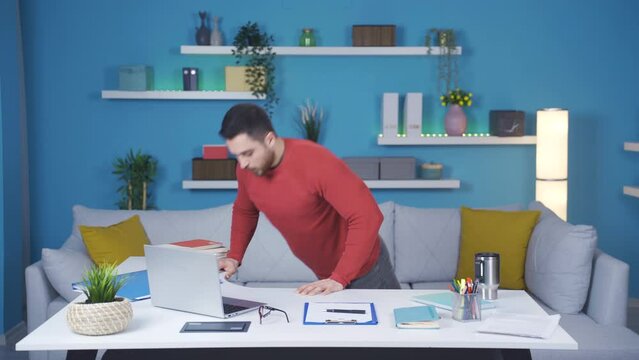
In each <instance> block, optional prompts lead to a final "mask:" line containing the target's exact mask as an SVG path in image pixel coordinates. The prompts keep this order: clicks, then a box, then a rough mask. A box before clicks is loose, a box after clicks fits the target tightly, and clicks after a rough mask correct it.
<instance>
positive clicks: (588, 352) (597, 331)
mask: <svg viewBox="0 0 639 360" xmlns="http://www.w3.org/2000/svg"><path fill="white" fill-rule="evenodd" d="M559 325H560V326H561V327H562V328H563V329H564V330H566V332H567V333H568V334H569V335H570V336H572V338H573V339H575V341H576V342H577V344H578V346H579V350H578V351H574V350H531V355H532V358H533V359H544V360H547V359H557V360H565V359H575V360H576V359H580V360H582V359H593V360H594V359H615V360H617V359H628V360H630V359H639V346H638V345H637V344H639V335H637V334H636V333H635V332H633V331H632V330H630V329H628V328H627V327H624V326H614V325H600V324H597V323H596V322H594V321H593V320H592V319H591V318H590V317H588V316H587V315H585V314H583V313H579V314H575V315H568V314H562V315H561V320H560V322H559Z"/></svg>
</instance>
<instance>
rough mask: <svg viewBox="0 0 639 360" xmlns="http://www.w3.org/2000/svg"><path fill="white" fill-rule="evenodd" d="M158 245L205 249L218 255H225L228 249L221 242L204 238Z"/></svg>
mask: <svg viewBox="0 0 639 360" xmlns="http://www.w3.org/2000/svg"><path fill="white" fill-rule="evenodd" d="M159 246H178V247H183V248H187V249H193V250H206V251H211V252H214V253H216V254H217V255H218V256H219V257H223V256H226V254H227V253H228V252H229V249H228V248H227V247H225V246H224V244H223V243H222V242H220V241H215V240H205V239H193V240H184V241H176V242H172V243H168V244H164V245H159Z"/></svg>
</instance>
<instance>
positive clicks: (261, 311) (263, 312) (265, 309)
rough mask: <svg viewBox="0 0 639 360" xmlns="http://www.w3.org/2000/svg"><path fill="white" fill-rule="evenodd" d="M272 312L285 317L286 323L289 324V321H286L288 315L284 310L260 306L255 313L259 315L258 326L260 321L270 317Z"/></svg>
mask: <svg viewBox="0 0 639 360" xmlns="http://www.w3.org/2000/svg"><path fill="white" fill-rule="evenodd" d="M273 311H279V312H281V313H283V314H284V316H286V322H287V323H290V321H289V320H288V314H287V313H286V311H284V310H280V309H277V308H274V307H271V306H268V305H262V306H260V307H259V308H258V309H257V313H258V314H259V315H260V325H261V324H262V319H264V318H265V317H267V316H269V315H271V313H272V312H273Z"/></svg>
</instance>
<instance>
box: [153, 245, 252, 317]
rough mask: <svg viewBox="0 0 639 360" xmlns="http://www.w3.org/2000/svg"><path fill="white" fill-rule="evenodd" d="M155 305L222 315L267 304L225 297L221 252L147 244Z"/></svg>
mask: <svg viewBox="0 0 639 360" xmlns="http://www.w3.org/2000/svg"><path fill="white" fill-rule="evenodd" d="M144 255H145V257H146V267H147V272H148V275H149V290H150V291H151V304H152V305H153V306H158V307H163V308H167V309H173V310H180V311H187V312H192V313H197V314H203V315H209V316H214V317H218V318H228V317H232V316H236V315H239V314H243V313H245V312H248V311H251V310H255V309H257V308H258V307H259V306H260V305H264V303H260V302H256V301H249V300H242V299H235V298H229V297H222V289H221V286H220V278H219V270H218V267H217V255H216V254H215V253H214V252H212V251H204V250H193V249H182V248H179V247H177V246H171V245H145V246H144Z"/></svg>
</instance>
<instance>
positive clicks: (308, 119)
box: [297, 99, 324, 142]
mask: <svg viewBox="0 0 639 360" xmlns="http://www.w3.org/2000/svg"><path fill="white" fill-rule="evenodd" d="M299 109H300V118H299V120H298V121H297V124H298V126H299V128H300V132H301V133H302V135H303V136H304V138H306V139H308V140H311V141H313V142H318V140H319V136H320V130H321V129H322V121H323V120H324V109H322V108H321V107H318V105H317V104H313V103H312V102H311V101H310V100H309V99H306V104H304V105H300V106H299Z"/></svg>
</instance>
